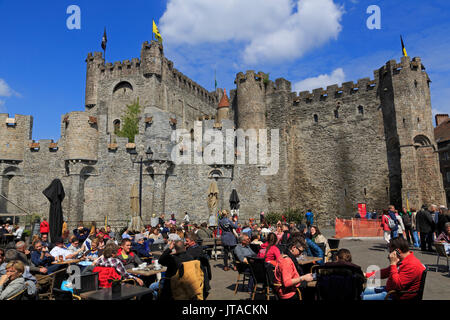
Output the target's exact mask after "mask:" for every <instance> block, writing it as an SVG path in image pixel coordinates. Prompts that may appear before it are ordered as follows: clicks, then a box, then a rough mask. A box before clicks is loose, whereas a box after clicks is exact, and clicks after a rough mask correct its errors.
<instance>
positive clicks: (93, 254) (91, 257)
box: [85, 238, 103, 261]
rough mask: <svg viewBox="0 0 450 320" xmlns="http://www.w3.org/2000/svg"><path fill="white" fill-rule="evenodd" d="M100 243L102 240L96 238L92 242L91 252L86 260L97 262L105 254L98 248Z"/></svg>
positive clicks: (87, 254) (86, 255)
mask: <svg viewBox="0 0 450 320" xmlns="http://www.w3.org/2000/svg"><path fill="white" fill-rule="evenodd" d="M99 242H100V240H99V239H98V238H95V239H94V240H92V242H91V250H89V251H88V252H87V253H86V254H85V257H86V260H89V261H94V260H96V259H97V258H98V257H100V256H101V255H102V254H103V250H100V249H99V248H98V244H99Z"/></svg>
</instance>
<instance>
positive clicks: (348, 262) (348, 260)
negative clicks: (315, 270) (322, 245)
mask: <svg viewBox="0 0 450 320" xmlns="http://www.w3.org/2000/svg"><path fill="white" fill-rule="evenodd" d="M311 228H312V227H311ZM325 266H337V267H339V266H347V267H349V268H351V269H352V270H354V272H355V274H356V275H357V279H358V280H360V281H361V282H360V283H361V287H362V285H363V284H364V283H365V282H366V277H365V275H364V272H363V271H362V269H361V267H360V266H358V265H356V264H354V263H352V254H351V253H350V250H348V249H344V248H343V249H339V251H338V252H337V261H335V262H327V263H325Z"/></svg>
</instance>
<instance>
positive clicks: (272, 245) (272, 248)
mask: <svg viewBox="0 0 450 320" xmlns="http://www.w3.org/2000/svg"><path fill="white" fill-rule="evenodd" d="M277 242H278V238H277V235H276V234H275V233H273V232H272V233H269V235H268V236H267V242H266V243H263V244H262V245H261V249H260V250H259V252H258V258H264V260H265V261H266V262H268V263H272V264H273V265H275V264H276V261H277V259H278V257H279V256H280V255H281V252H280V249H279V248H278V247H277V246H276V244H277Z"/></svg>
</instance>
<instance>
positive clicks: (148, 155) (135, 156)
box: [130, 146, 153, 219]
mask: <svg viewBox="0 0 450 320" xmlns="http://www.w3.org/2000/svg"><path fill="white" fill-rule="evenodd" d="M143 149H144V147H143V146H141V150H143ZM130 156H131V161H132V162H133V163H139V217H140V218H141V219H142V164H143V163H144V162H146V161H151V160H152V158H153V151H152V149H151V148H150V147H148V148H147V150H146V151H145V160H144V155H142V154H139V153H138V152H137V151H136V150H135V149H133V150H131V151H130Z"/></svg>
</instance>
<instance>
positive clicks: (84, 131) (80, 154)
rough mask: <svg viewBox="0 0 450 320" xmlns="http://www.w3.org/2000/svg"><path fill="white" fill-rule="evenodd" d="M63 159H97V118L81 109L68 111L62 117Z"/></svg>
mask: <svg viewBox="0 0 450 320" xmlns="http://www.w3.org/2000/svg"><path fill="white" fill-rule="evenodd" d="M64 122H65V125H66V129H65V148H64V152H65V154H64V158H65V160H93V161H97V154H98V152H97V151H98V126H97V118H96V117H92V116H89V114H88V113H86V112H82V111H76V112H70V113H69V114H67V115H66V117H65V118H64Z"/></svg>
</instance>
